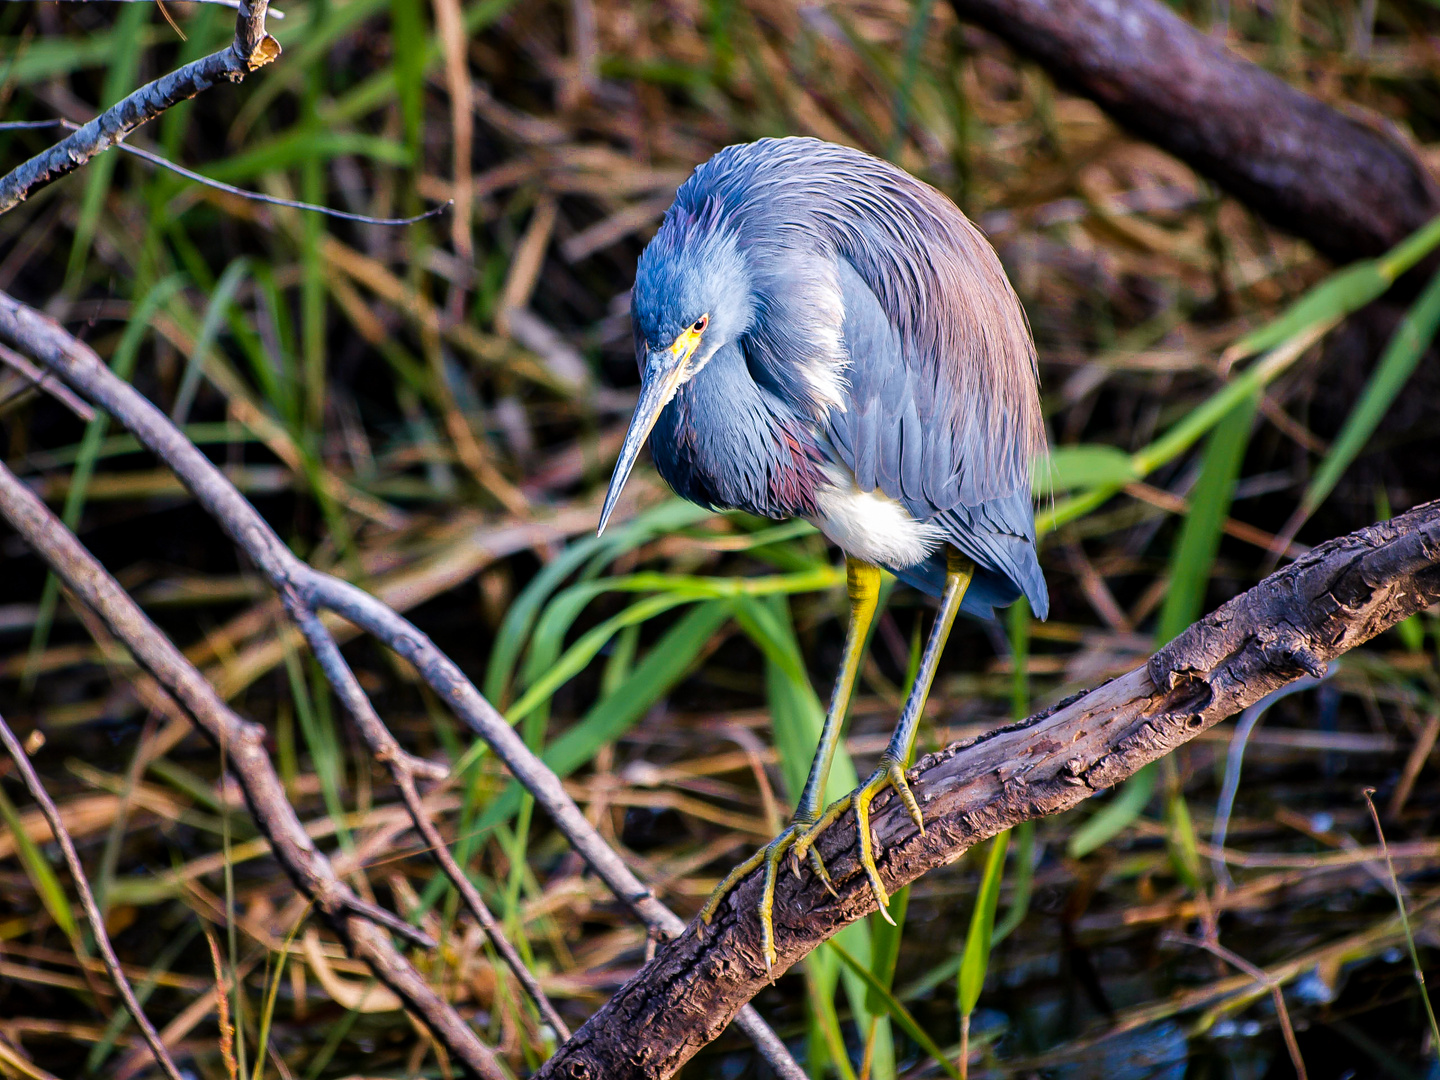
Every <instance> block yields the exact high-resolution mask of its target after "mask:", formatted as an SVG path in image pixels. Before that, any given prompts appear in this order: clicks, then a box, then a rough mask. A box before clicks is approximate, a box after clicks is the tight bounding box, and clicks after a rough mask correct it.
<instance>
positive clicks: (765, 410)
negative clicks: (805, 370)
mask: <svg viewBox="0 0 1440 1080" xmlns="http://www.w3.org/2000/svg"><path fill="white" fill-rule="evenodd" d="M651 450H652V453H653V455H654V458H655V466H656V468H657V469H658V470H659V471H660V475H661V476H663V477H664V478H665V480H666V481H667V482H668V483H669V484H670V486H671V487H672V488H674V489H675V491H676V493H677V494H679V495H681V496H683V497H685V498H687V499H690V500H691V501H692V502H697V503H700V504H702V505H706V506H715V507H724V508H729V509H739V510H747V511H749V512H750V513H752V514H758V515H760V516H762V517H769V518H787V517H797V516H810V515H813V514H814V513H815V488H816V485H817V484H819V483H821V482H823V475H822V473H821V471H820V470H821V465H822V463H823V462H824V460H825V457H824V454H823V452H822V451H821V449H820V444H819V441H818V440H817V438H816V434H815V431H814V426H813V422H811V421H809V420H807V419H806V418H804V417H802V416H801V415H799V414H798V413H796V412H795V411H794V410H793V409H792V408H791V407H790V406H789V405H787V404H786V403H785V402H783V401H782V400H781V399H780V398H779V397H777V396H776V395H775V394H774V393H772V392H771V391H769V390H768V389H766V388H765V387H764V386H762V385H760V384H759V383H757V382H756V380H755V378H754V375H753V374H752V372H751V370H750V368H749V366H748V365H747V363H746V359H745V354H744V353H743V351H742V350H741V348H740V347H739V346H738V345H735V344H731V345H726V346H724V347H723V348H721V349H720V350H719V351H718V352H717V353H716V354H715V356H714V357H713V358H712V359H711V360H710V362H709V363H707V364H706V365H705V366H704V367H703V368H702V369H701V370H700V371H699V372H698V373H697V374H696V375H695V377H694V378H693V379H691V380H690V381H689V382H687V383H686V384H685V385H684V386H682V387H681V388H680V390H679V392H678V393H677V394H676V395H675V399H674V400H673V401H671V403H670V404H669V405H668V406H667V407H666V408H665V411H664V412H663V413H662V414H661V417H660V421H659V423H657V424H656V426H655V431H654V433H653V435H652V436H651Z"/></svg>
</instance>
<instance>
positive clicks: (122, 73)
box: [60, 4, 150, 295]
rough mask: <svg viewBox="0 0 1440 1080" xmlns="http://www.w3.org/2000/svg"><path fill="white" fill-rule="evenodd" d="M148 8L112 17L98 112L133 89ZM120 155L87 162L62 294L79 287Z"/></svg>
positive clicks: (140, 6)
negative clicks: (113, 27)
mask: <svg viewBox="0 0 1440 1080" xmlns="http://www.w3.org/2000/svg"><path fill="white" fill-rule="evenodd" d="M148 9H149V5H148V4H136V5H135V6H134V7H127V8H125V9H124V10H123V11H121V12H119V13H118V14H117V16H116V19H115V30H114V32H113V34H112V35H111V49H110V56H109V59H108V62H107V64H106V70H105V87H104V89H103V90H102V91H101V95H100V98H101V100H100V106H101V108H102V109H108V108H109V107H110V106H111V105H114V104H115V103H116V102H117V101H119V100H120V99H121V98H123V97H124V96H125V95H126V94H129V93H130V92H131V91H132V90H134V89H135V83H136V76H137V72H138V71H139V68H140V48H139V44H140V34H141V31H142V30H143V29H144V27H145V23H146V22H147V21H148V19H149V17H150V12H149V10H148ZM121 156H122V155H120V154H118V153H115V154H99V155H98V156H96V157H95V158H93V159H92V160H91V161H90V163H89V175H88V176H87V177H86V178H85V194H84V196H82V198H81V200H80V213H79V216H78V217H77V219H76V222H75V238H74V240H73V241H72V243H71V245H70V261H69V263H68V264H67V266H66V268H65V284H64V285H63V286H62V287H61V290H60V291H61V292H62V293H63V294H67V295H73V294H74V293H75V290H76V289H77V288H78V286H79V284H80V279H81V275H82V274H83V273H84V270H85V264H86V262H87V261H88V260H89V255H90V245H91V243H93V242H94V240H95V230H96V228H97V227H98V226H99V224H100V212H101V210H103V209H104V206H105V196H106V194H107V193H108V192H109V191H110V180H111V178H112V177H113V176H114V175H115V166H116V163H117V162H118V161H119V159H120V157H121Z"/></svg>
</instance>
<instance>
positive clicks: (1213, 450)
mask: <svg viewBox="0 0 1440 1080" xmlns="http://www.w3.org/2000/svg"><path fill="white" fill-rule="evenodd" d="M1258 405H1259V399H1258V398H1257V397H1253V396H1252V397H1248V398H1245V399H1244V400H1243V401H1241V402H1240V403H1239V404H1238V405H1236V407H1235V408H1234V409H1232V410H1231V411H1230V412H1229V413H1228V414H1227V415H1226V417H1225V419H1224V420H1222V421H1221V422H1220V423H1219V425H1218V426H1217V427H1216V428H1215V430H1214V431H1213V432H1211V434H1210V440H1209V442H1208V443H1207V445H1206V447H1205V457H1204V459H1203V461H1202V464H1201V466H1200V479H1199V480H1198V481H1196V484H1195V490H1194V491H1193V492H1192V493H1191V496H1190V513H1189V514H1187V515H1186V516H1185V519H1184V523H1183V524H1182V525H1181V528H1180V536H1179V537H1178V539H1177V540H1176V543H1175V549H1174V552H1173V554H1172V555H1171V558H1170V588H1169V590H1168V591H1167V592H1166V593H1165V603H1164V606H1163V607H1162V608H1161V609H1160V622H1159V625H1158V627H1157V628H1156V632H1155V644H1156V646H1157V647H1158V646H1161V645H1164V644H1165V643H1166V642H1168V641H1170V640H1171V639H1172V638H1174V637H1175V635H1176V634H1178V633H1180V631H1182V630H1184V629H1185V628H1186V627H1187V626H1189V625H1190V624H1191V623H1192V622H1194V621H1195V620H1196V619H1197V618H1199V617H1200V613H1201V610H1202V609H1203V607H1204V605H1205V589H1206V586H1208V585H1209V583H1210V573H1211V570H1212V569H1213V568H1214V566H1215V555H1216V553H1217V552H1218V551H1219V549H1220V536H1221V534H1222V532H1223V530H1224V527H1225V519H1226V518H1227V517H1228V516H1229V514H1230V503H1231V500H1232V499H1233V498H1234V495H1235V482H1236V480H1237V479H1238V478H1239V476H1240V466H1241V463H1242V462H1243V461H1244V458H1245V450H1246V448H1247V447H1248V446H1249V445H1250V431H1251V428H1252V426H1253V423H1254V419H1255V410H1256V408H1257V407H1258Z"/></svg>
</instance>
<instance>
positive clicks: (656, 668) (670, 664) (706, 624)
mask: <svg viewBox="0 0 1440 1080" xmlns="http://www.w3.org/2000/svg"><path fill="white" fill-rule="evenodd" d="M729 614H730V610H729V605H728V604H727V603H725V602H724V601H719V600H712V601H709V602H708V603H703V604H697V605H696V606H695V610H694V611H691V612H688V613H687V614H686V615H685V616H684V617H683V618H682V619H680V621H679V622H677V623H676V624H675V625H674V626H673V627H671V628H670V629H669V630H667V631H666V632H665V633H664V634H663V635H661V637H660V640H659V641H657V642H656V643H655V644H654V645H653V646H652V647H651V649H650V651H649V652H647V653H646V654H645V658H644V659H643V660H641V661H640V663H638V664H636V665H635V669H634V671H632V672H631V673H630V675H629V677H628V678H627V679H625V680H624V682H622V683H621V684H620V685H619V687H617V688H616V690H615V691H614V692H613V693H611V694H609V695H607V696H606V697H605V698H604V699H602V700H601V701H599V702H597V703H596V704H595V706H594V707H593V708H591V709H590V711H589V712H587V713H586V714H585V715H584V716H583V717H581V718H580V720H579V721H578V722H577V723H576V724H575V726H574V727H572V728H570V729H569V730H568V731H566V732H564V734H562V735H560V736H558V737H556V738H555V739H554V740H552V741H551V742H550V744H549V745H548V746H547V747H546V748H545V750H544V752H543V753H542V754H541V755H540V757H541V760H543V761H544V762H545V764H546V765H548V766H549V767H550V769H551V771H553V772H554V773H555V774H556V775H557V776H559V777H561V778H562V779H563V778H564V777H566V776H569V775H570V774H571V773H573V772H574V771H575V770H576V769H578V768H580V766H582V765H584V764H585V763H586V762H588V761H589V760H590V759H591V758H593V757H594V756H595V752H596V751H597V750H598V749H599V748H600V746H601V745H602V744H603V743H606V742H613V741H615V740H616V739H618V738H620V737H621V736H622V735H624V734H625V732H626V731H628V730H629V729H630V728H631V727H632V726H634V724H635V722H636V721H637V720H639V719H640V718H641V717H642V716H644V715H645V713H646V712H648V711H649V710H650V708H651V706H653V705H654V704H655V702H657V701H659V700H660V698H661V697H663V696H664V695H665V694H666V693H668V692H669V691H670V690H671V689H672V688H673V687H674V686H675V684H676V683H678V682H679V681H680V680H681V679H683V678H684V677H685V676H686V674H688V673H689V671H690V668H691V667H692V666H693V664H694V663H695V658H696V657H697V656H699V655H700V650H701V649H703V648H704V647H705V645H706V644H707V643H708V642H709V641H710V639H711V638H712V637H714V636H715V633H716V632H717V631H718V630H719V629H720V627H721V626H722V625H723V624H724V622H725V620H726V619H727V618H728V617H729ZM520 794H521V788H520V786H519V785H518V784H514V783H512V784H511V785H510V786H509V787H508V788H507V789H506V790H505V791H504V792H503V793H502V794H501V795H500V796H499V798H497V799H496V800H495V802H494V803H493V804H492V805H491V806H490V807H489V808H488V809H487V810H486V812H485V814H484V816H483V817H482V818H481V821H480V825H479V828H480V829H482V830H484V829H488V828H490V827H492V826H493V825H494V824H495V823H496V822H499V821H504V820H507V819H508V818H509V817H510V816H511V815H512V814H513V813H515V811H516V810H518V809H519V806H520Z"/></svg>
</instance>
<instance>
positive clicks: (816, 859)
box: [700, 812, 835, 970]
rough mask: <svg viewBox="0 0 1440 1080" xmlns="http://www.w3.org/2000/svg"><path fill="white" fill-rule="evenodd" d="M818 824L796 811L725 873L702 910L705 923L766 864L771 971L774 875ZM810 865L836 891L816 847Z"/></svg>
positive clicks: (766, 944)
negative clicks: (802, 837)
mask: <svg viewBox="0 0 1440 1080" xmlns="http://www.w3.org/2000/svg"><path fill="white" fill-rule="evenodd" d="M814 824H815V814H814V813H813V812H812V813H809V814H804V813H797V814H796V815H795V817H794V818H793V819H792V820H791V822H790V824H789V825H788V826H786V828H785V830H784V831H783V832H781V833H780V835H779V836H777V837H775V839H774V840H771V841H770V843H768V844H766V845H765V846H764V847H763V848H761V849H760V850H759V851H757V852H755V854H754V855H751V856H750V858H748V859H746V860H745V861H744V862H742V863H741V864H740V865H739V866H737V867H735V869H734V870H731V871H730V873H729V874H727V875H726V876H725V880H724V881H722V882H720V884H719V885H718V886H716V888H715V891H714V892H712V893H711V894H710V899H709V900H706V901H705V906H704V907H703V908H701V909H700V918H701V920H702V921H703V922H704V924H705V925H706V926H709V925H710V920H711V919H713V918H714V917H715V913H716V912H717V911H719V910H720V904H721V903H722V902H723V901H724V900H725V897H727V896H728V895H730V891H731V890H732V889H734V888H735V886H736V885H738V884H740V882H741V881H742V880H743V879H744V878H745V877H746V875H748V874H749V873H750V872H751V871H752V870H754V869H755V868H756V867H758V866H764V867H765V883H764V886H763V889H762V891H761V894H760V946H761V949H762V950H763V952H764V953H765V967H766V969H767V970H768V969H769V968H770V967H771V966H773V965H774V963H775V919H774V912H775V878H776V875H777V874H778V873H779V869H780V864H781V862H782V861H784V858H785V855H786V853H787V852H789V851H790V849H791V848H792V847H793V846H794V844H795V841H796V839H797V838H798V837H799V836H800V835H801V834H802V833H804V832H805V831H806V830H807V829H809V828H810V827H811V826H812V825H814ZM809 856H810V858H809V861H810V867H811V869H813V870H814V871H815V873H816V875H817V876H818V877H819V878H820V880H821V881H822V882H824V883H825V888H827V889H829V890H830V893H831V895H832V896H833V895H834V894H835V887H834V886H833V885H831V884H830V875H829V873H827V872H826V870H825V864H824V863H823V862H822V861H821V859H820V853H819V852H818V851H816V850H814V849H813V848H811V849H810V851H809ZM795 868H796V869H795V872H796V875H797V876H798V875H799V872H800V871H799V863H798V861H797V862H796V863H795Z"/></svg>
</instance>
